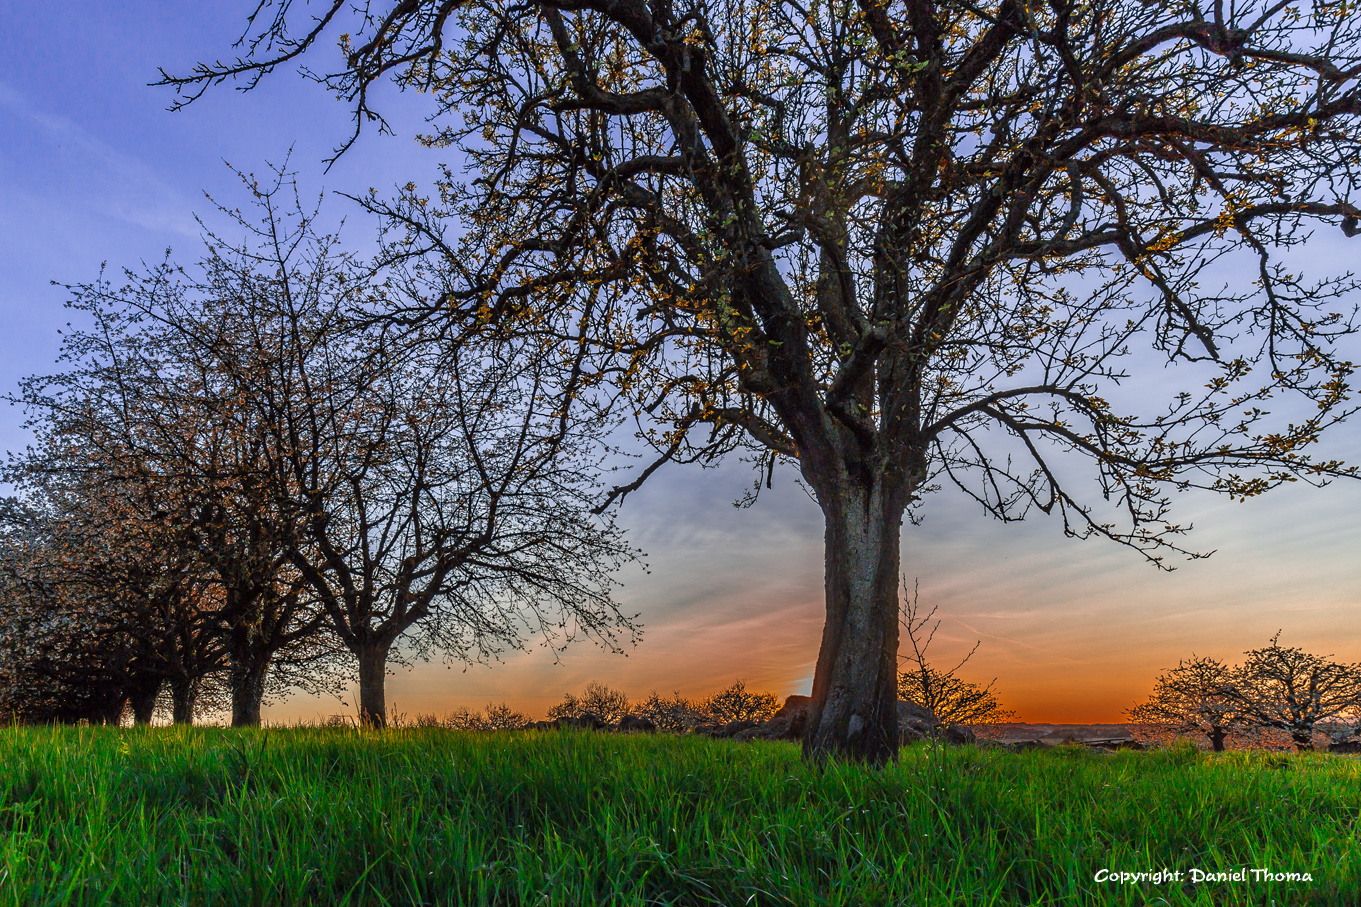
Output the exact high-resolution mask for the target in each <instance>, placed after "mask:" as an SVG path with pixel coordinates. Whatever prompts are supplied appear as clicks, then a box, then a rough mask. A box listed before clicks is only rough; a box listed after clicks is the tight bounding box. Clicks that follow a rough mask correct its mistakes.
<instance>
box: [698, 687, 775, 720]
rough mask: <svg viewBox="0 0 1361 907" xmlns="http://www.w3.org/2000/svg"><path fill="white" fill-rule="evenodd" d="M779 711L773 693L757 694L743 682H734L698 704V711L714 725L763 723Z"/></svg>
mask: <svg viewBox="0 0 1361 907" xmlns="http://www.w3.org/2000/svg"><path fill="white" fill-rule="evenodd" d="M779 709H780V700H779V698H778V697H776V696H775V694H774V693H757V692H753V691H751V690H748V689H747V684H746V682H745V681H742V680H736V681H734V682H733V685H732V686H730V687H728V688H727V689H726V690H719V691H718V692H717V693H714V694H713V695H712V696H710V697H708V698H707V699H705V700H704V701H703V702H701V703H700V704H699V711H700V713H701V714H703V715H704V717H705V718H706V719H708V720H709V721H711V722H713V723H715V724H727V723H728V722H730V721H765V720H766V719H768V718H770V716H772V715H774V714H775V713H776V712H777V711H779Z"/></svg>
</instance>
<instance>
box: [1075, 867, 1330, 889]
mask: <svg viewBox="0 0 1361 907" xmlns="http://www.w3.org/2000/svg"><path fill="white" fill-rule="evenodd" d="M1095 880H1096V881H1098V882H1115V883H1116V884H1118V885H1136V884H1138V883H1140V882H1148V883H1151V884H1153V885H1165V884H1168V883H1170V882H1183V881H1185V882H1190V883H1191V884H1193V885H1199V884H1202V883H1204V882H1312V881H1314V877H1313V876H1312V875H1310V874H1309V873H1307V872H1278V871H1277V870H1275V869H1267V868H1265V867H1257V868H1253V867H1249V866H1240V867H1238V868H1237V869H1220V870H1215V871H1214V872H1209V871H1207V870H1204V869H1187V870H1185V871H1183V870H1180V869H1159V870H1156V871H1153V872H1120V871H1118V870H1115V869H1098V870H1097V871H1096V876H1095Z"/></svg>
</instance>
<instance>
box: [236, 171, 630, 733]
mask: <svg viewBox="0 0 1361 907" xmlns="http://www.w3.org/2000/svg"><path fill="white" fill-rule="evenodd" d="M279 176H280V178H281V179H279V180H276V181H275V183H274V185H273V186H272V187H268V186H267V187H265V188H260V187H258V186H257V187H256V190H255V191H256V200H257V202H258V204H259V207H260V208H261V209H262V210H263V212H264V213H265V217H264V218H263V220H262V222H261V223H259V224H251V223H248V222H246V221H244V220H242V221H240V226H242V227H243V228H246V229H247V230H248V232H253V233H254V239H255V240H257V241H258V249H257V250H256V251H255V252H249V251H248V250H247V249H246V248H240V249H238V250H237V257H236V259H235V260H236V262H237V267H236V271H235V274H236V276H235V281H236V283H237V284H238V285H239V286H241V287H249V288H250V289H249V292H243V293H239V294H237V296H235V297H234V298H233V299H231V300H229V301H228V302H227V305H228V306H229V307H230V308H231V309H232V310H233V311H232V314H233V317H235V318H238V319H241V320H242V322H243V324H244V325H245V326H246V327H245V329H242V330H238V331H237V332H235V334H234V335H233V336H232V337H231V338H224V339H225V340H229V342H230V345H229V346H221V347H219V348H217V349H215V350H214V351H213V352H212V355H213V356H214V357H216V358H217V359H218V360H219V361H220V367H221V368H223V369H224V370H226V371H228V372H230V374H231V376H232V382H233V384H234V386H235V387H236V388H237V390H238V396H239V397H240V398H241V399H243V400H247V401H250V406H251V408H252V412H253V416H252V418H253V419H254V420H256V421H257V422H258V424H259V425H261V426H263V427H264V431H265V433H266V434H267V435H268V437H269V439H270V440H269V446H270V450H271V454H270V457H269V461H268V475H269V482H270V487H271V488H272V489H273V496H274V499H275V500H274V503H273V504H272V506H271V509H272V510H274V511H277V512H279V513H282V514H286V515H288V523H289V525H291V526H293V527H294V530H293V532H292V533H291V534H290V536H289V538H288V540H287V542H286V544H285V548H286V551H287V554H288V558H289V560H290V562H291V564H292V566H293V567H294V568H295V569H296V570H297V571H298V573H299V574H300V576H301V577H302V578H303V579H304V580H305V581H306V583H307V585H308V586H309V588H310V590H311V592H312V593H313V594H314V595H315V597H316V599H317V601H318V602H319V603H320V605H321V606H322V608H323V609H324V610H325V612H326V614H327V615H328V617H329V618H330V623H331V628H332V630H333V631H334V633H335V634H336V636H337V637H338V638H339V639H340V641H341V642H342V643H343V644H344V646H345V648H346V649H348V650H349V652H350V653H351V654H352V655H353V656H354V658H355V660H356V661H357V663H358V668H359V684H358V686H359V714H360V720H361V721H362V722H363V723H364V724H366V725H368V726H372V727H382V726H385V725H386V723H387V709H386V700H385V694H384V686H385V675H386V672H387V670H388V664H389V659H390V658H392V657H393V656H394V655H395V654H397V655H399V654H400V647H399V645H398V644H399V641H400V640H402V638H403V637H404V636H405V637H407V638H406V639H405V640H404V642H405V644H406V645H407V647H408V648H409V649H414V650H415V651H416V652H417V653H418V654H422V655H428V654H430V653H432V652H438V653H440V654H442V655H443V656H444V657H446V658H451V659H457V660H463V661H467V660H472V659H485V658H489V657H494V656H495V655H496V654H498V653H500V652H502V651H504V650H506V649H508V648H519V647H522V646H523V645H524V643H525V640H526V639H528V638H537V639H539V640H541V641H543V642H544V643H545V644H547V645H551V646H554V647H555V648H558V647H562V646H565V645H566V644H567V643H569V642H570V641H572V640H573V639H574V638H576V637H578V636H586V637H589V638H593V639H596V640H597V641H599V642H601V643H603V644H604V645H606V646H607V647H608V648H610V649H612V650H614V651H620V641H619V635H620V633H621V632H622V633H623V634H624V635H631V634H633V633H634V626H633V623H632V621H631V619H630V618H628V617H627V616H626V615H624V614H623V613H622V612H621V611H620V610H619V607H618V605H617V604H616V603H615V602H614V600H613V599H612V598H611V595H610V590H611V587H612V586H613V585H614V582H615V581H614V580H613V577H612V574H613V572H614V571H615V570H616V569H617V568H618V567H619V566H621V564H622V563H623V562H624V561H626V560H629V559H631V558H633V557H634V556H635V552H633V551H632V550H631V549H630V548H629V547H628V546H627V545H626V544H624V542H623V540H622V535H621V533H620V532H619V531H618V530H617V529H616V528H615V527H614V525H613V521H612V520H611V519H609V518H608V517H604V516H600V515H595V514H592V513H591V512H590V504H591V501H592V497H593V495H594V493H595V492H596V490H597V489H596V486H595V470H594V469H593V468H592V466H593V462H594V461H593V460H592V459H591V458H592V456H593V454H594V451H595V450H596V448H597V446H598V444H597V443H596V442H597V441H598V438H597V433H598V429H599V424H598V421H597V420H593V419H590V418H578V417H577V416H576V415H573V416H571V417H569V415H568V413H566V412H565V411H561V410H559V409H558V408H557V400H558V397H557V395H556V394H555V393H553V392H552V390H551V387H550V386H549V382H551V381H553V380H554V379H555V377H556V375H557V372H558V368H557V361H556V358H555V357H549V358H548V361H543V358H544V357H535V356H526V355H523V353H524V348H523V346H518V345H517V347H516V352H518V353H520V354H521V355H514V354H511V353H508V352H507V351H506V350H505V348H504V347H505V343H504V342H502V341H496V340H494V339H491V340H487V341H485V342H475V343H466V344H459V345H455V346H453V347H449V348H442V347H440V346H439V345H437V344H434V343H427V342H422V340H421V338H420V337H419V336H416V337H412V336H403V337H401V338H400V339H396V340H394V339H393V338H390V337H388V336H386V332H385V331H384V330H383V329H382V328H381V327H379V326H375V325H373V324H371V323H369V324H366V323H365V319H363V318H362V317H361V316H362V314H363V312H364V310H365V309H366V308H372V306H373V305H374V302H373V300H375V299H380V300H381V299H384V298H386V297H387V295H388V294H389V293H390V292H392V291H393V290H394V286H395V284H396V281H395V279H384V278H382V277H380V276H379V275H376V274H374V272H372V271H369V270H366V269H365V268H363V267H360V266H359V265H358V263H357V262H356V261H354V260H351V259H349V258H348V257H346V256H343V255H341V254H339V253H338V251H337V250H336V249H335V245H334V244H335V240H334V238H333V237H326V236H320V235H318V234H316V233H315V232H314V230H313V227H312V221H311V218H310V217H308V216H305V215H303V213H302V212H301V210H300V209H298V208H296V206H295V208H294V215H292V216H290V215H289V212H288V210H287V209H286V208H283V209H281V207H280V206H281V202H282V201H283V199H282V196H281V193H280V189H281V188H283V186H284V183H283V181H282V176H283V174H279ZM222 245H223V244H222V243H221V242H219V243H218V246H219V247H221V246H222ZM256 255H258V256H259V257H258V260H255V259H254V256H256ZM549 352H551V348H550V350H549ZM577 414H578V415H583V413H581V412H580V411H578V413H577Z"/></svg>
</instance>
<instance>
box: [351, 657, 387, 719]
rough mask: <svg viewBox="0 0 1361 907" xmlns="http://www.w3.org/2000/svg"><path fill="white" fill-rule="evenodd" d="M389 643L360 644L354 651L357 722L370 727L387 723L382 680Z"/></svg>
mask: <svg viewBox="0 0 1361 907" xmlns="http://www.w3.org/2000/svg"><path fill="white" fill-rule="evenodd" d="M390 648H391V643H387V642H380V643H372V644H370V645H367V646H361V647H360V649H359V651H358V652H356V653H355V655H356V657H357V658H358V659H359V723H360V724H362V725H363V726H365V727H370V728H385V727H387V723H388V712H387V697H386V693H385V691H384V681H385V679H386V676H387V663H388V651H389V649H390Z"/></svg>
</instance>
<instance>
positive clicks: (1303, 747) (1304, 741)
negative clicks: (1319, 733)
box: [1290, 729, 1314, 753]
mask: <svg viewBox="0 0 1361 907" xmlns="http://www.w3.org/2000/svg"><path fill="white" fill-rule="evenodd" d="M1290 739H1291V740H1293V741H1295V751H1296V752H1299V753H1307V752H1309V751H1310V750H1312V749H1313V748H1314V732H1313V730H1312V729H1311V730H1308V731H1292V732H1291V734H1290Z"/></svg>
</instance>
